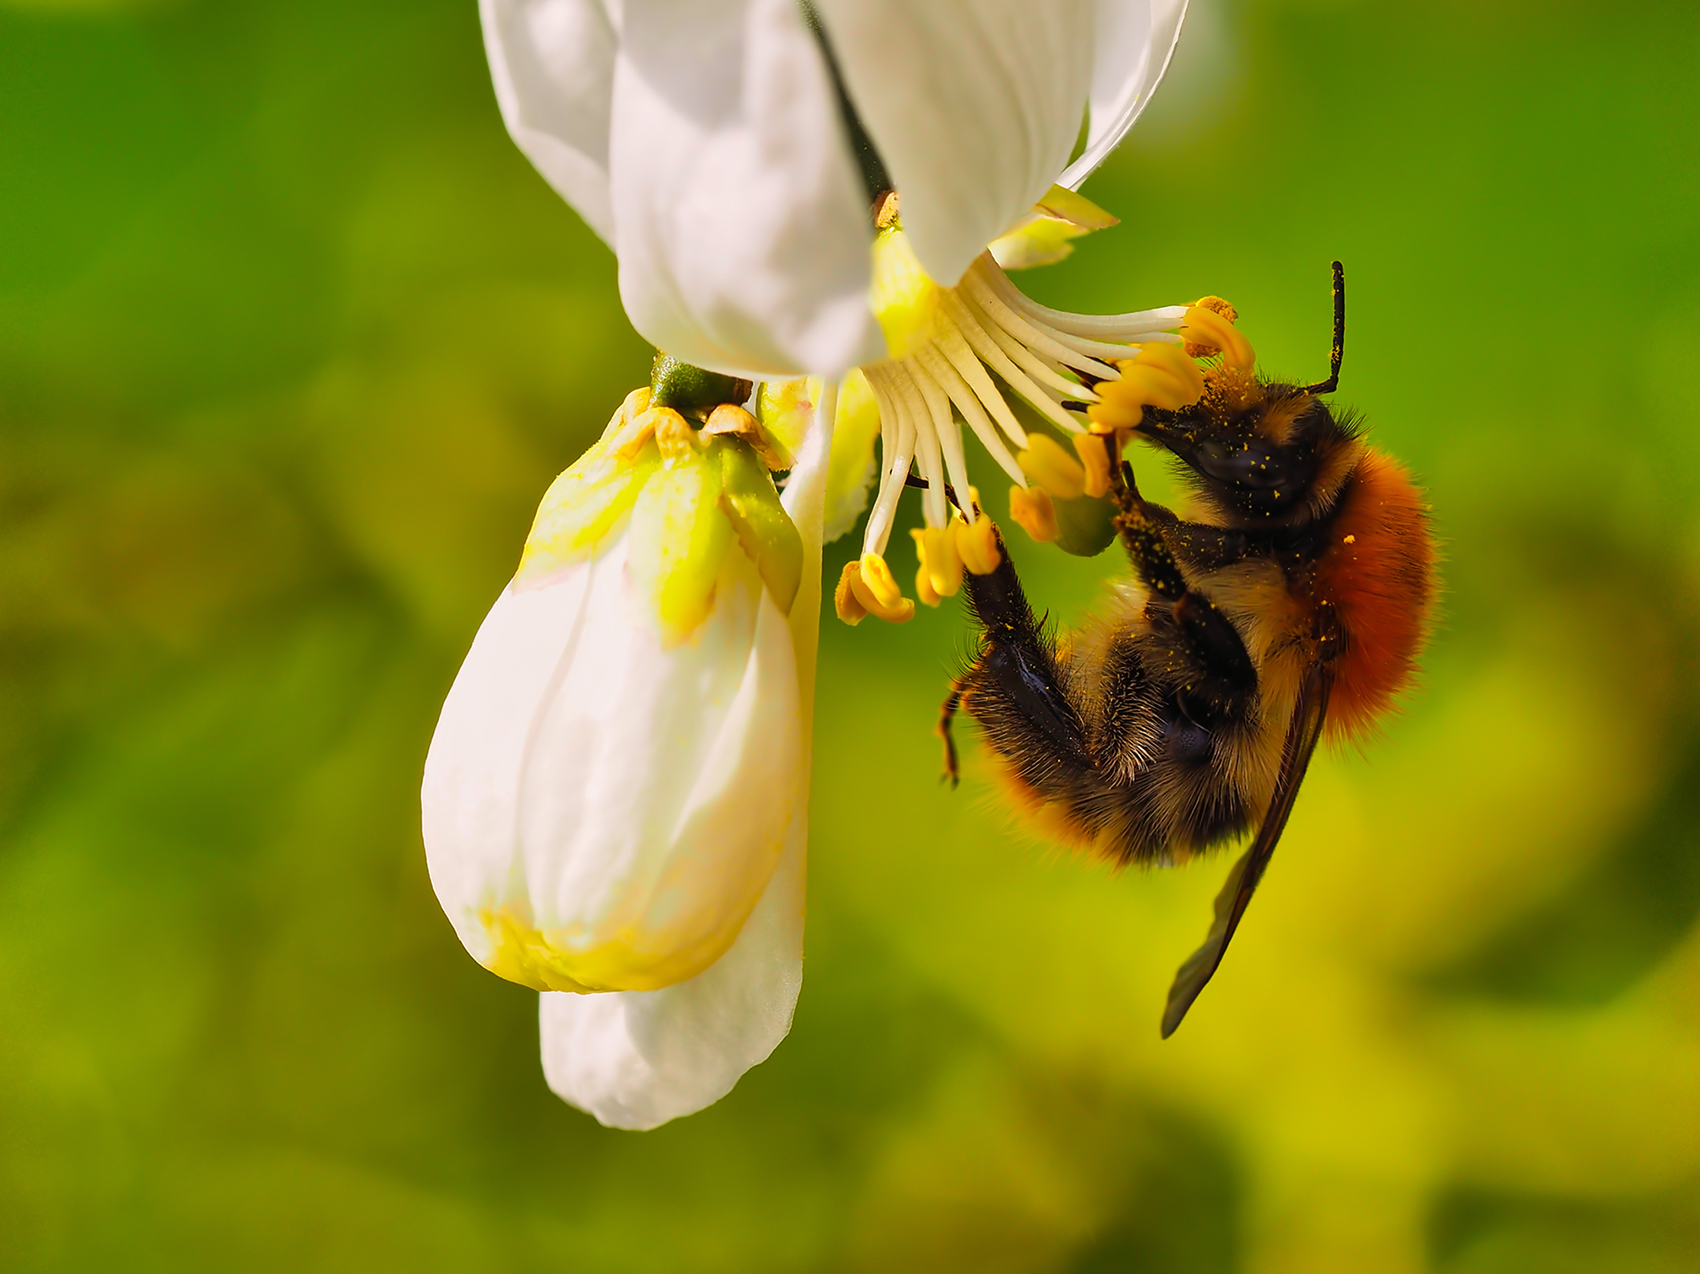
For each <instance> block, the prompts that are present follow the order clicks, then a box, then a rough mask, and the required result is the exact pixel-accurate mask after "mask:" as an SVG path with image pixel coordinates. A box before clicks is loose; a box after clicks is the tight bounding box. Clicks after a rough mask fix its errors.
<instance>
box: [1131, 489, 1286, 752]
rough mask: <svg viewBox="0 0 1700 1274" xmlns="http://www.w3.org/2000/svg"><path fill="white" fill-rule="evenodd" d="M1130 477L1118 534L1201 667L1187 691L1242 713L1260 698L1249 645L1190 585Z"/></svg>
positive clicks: (1217, 706)
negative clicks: (1195, 680)
mask: <svg viewBox="0 0 1700 1274" xmlns="http://www.w3.org/2000/svg"><path fill="white" fill-rule="evenodd" d="M1131 479H1132V475H1131V473H1127V474H1124V482H1123V485H1122V487H1121V488H1120V494H1119V495H1118V498H1117V501H1116V503H1117V506H1118V508H1119V509H1120V511H1119V512H1118V513H1117V514H1116V519H1115V521H1116V530H1117V531H1119V532H1120V533H1121V537H1122V544H1123V546H1124V547H1125V548H1126V549H1127V555H1128V559H1129V560H1130V561H1131V562H1132V563H1133V569H1134V570H1135V571H1136V572H1137V573H1138V575H1139V578H1140V580H1141V581H1142V582H1143V583H1144V585H1145V587H1146V588H1148V589H1150V590H1151V592H1152V593H1153V594H1154V595H1155V597H1156V598H1161V599H1162V600H1163V601H1165V602H1168V603H1169V609H1170V611H1171V612H1172V613H1173V615H1174V619H1175V624H1176V627H1177V630H1178V631H1177V636H1178V637H1179V639H1180V644H1181V646H1182V648H1183V649H1185V650H1186V652H1187V653H1188V654H1190V655H1191V656H1192V658H1193V660H1194V662H1195V663H1196V664H1197V667H1198V671H1199V673H1200V681H1199V683H1197V684H1195V685H1194V686H1189V687H1186V688H1185V693H1186V694H1187V695H1188V697H1189V699H1191V700H1192V701H1194V702H1202V704H1204V705H1205V706H1207V707H1208V708H1210V709H1213V710H1216V711H1220V712H1226V713H1228V714H1232V715H1237V714H1238V713H1239V712H1241V711H1243V710H1244V709H1245V708H1246V707H1247V706H1249V704H1250V703H1251V701H1252V699H1253V698H1254V697H1255V696H1256V694H1257V669H1256V667H1255V666H1254V665H1253V664H1252V662H1251V656H1250V655H1248V654H1247V653H1246V648H1245V642H1244V641H1242V640H1241V638H1240V634H1239V631H1238V630H1237V629H1236V628H1235V627H1234V626H1233V624H1232V623H1231V622H1229V620H1228V617H1227V616H1226V615H1224V614H1223V613H1222V612H1221V611H1220V610H1218V609H1217V607H1216V604H1215V603H1214V602H1212V601H1211V600H1210V599H1209V598H1208V597H1206V596H1205V595H1204V594H1203V593H1201V592H1199V591H1198V590H1197V589H1195V588H1193V587H1191V586H1190V585H1189V584H1188V583H1187V580H1186V576H1185V575H1184V574H1182V573H1181V568H1180V565H1179V564H1178V563H1177V562H1176V561H1175V555H1174V553H1172V552H1171V551H1170V549H1169V544H1168V540H1167V539H1166V538H1165V531H1164V528H1163V526H1162V525H1161V524H1159V522H1158V521H1157V519H1156V518H1154V517H1153V516H1152V515H1151V512H1150V510H1153V509H1155V508H1156V506H1155V505H1147V504H1146V502H1145V501H1144V500H1142V499H1140V497H1139V492H1138V490H1137V489H1136V488H1135V487H1134V486H1133V483H1132V480H1131ZM1176 529H1177V530H1178V526H1177V528H1176ZM1200 724H1203V723H1202V722H1201V723H1200Z"/></svg>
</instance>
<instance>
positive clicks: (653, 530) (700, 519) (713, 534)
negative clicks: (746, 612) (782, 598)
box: [626, 447, 732, 647]
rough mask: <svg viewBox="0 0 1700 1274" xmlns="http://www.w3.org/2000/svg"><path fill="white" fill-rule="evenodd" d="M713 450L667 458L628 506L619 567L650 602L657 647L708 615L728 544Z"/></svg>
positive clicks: (729, 537) (686, 634)
mask: <svg viewBox="0 0 1700 1274" xmlns="http://www.w3.org/2000/svg"><path fill="white" fill-rule="evenodd" d="M715 449H716V448H713V447H711V448H709V449H708V450H703V451H696V450H693V451H691V452H690V454H689V455H686V456H680V457H678V458H675V459H671V460H668V461H667V462H666V463H665V464H663V465H661V466H660V468H659V469H657V470H656V471H655V472H654V473H653V474H651V475H650V479H649V481H648V482H646V483H645V484H644V487H643V490H642V491H640V492H639V493H638V497H637V502H636V503H635V504H634V505H633V506H632V524H631V531H630V533H629V540H628V548H627V555H626V569H627V570H628V571H629V572H630V576H631V581H632V584H633V585H634V586H635V587H636V589H637V591H638V594H639V595H640V596H643V597H646V598H648V599H649V601H650V603H651V604H652V605H653V606H654V608H655V617H656V620H657V622H658V623H659V624H660V625H661V641H662V645H663V646H668V647H671V646H677V645H679V644H680V643H681V642H683V641H684V640H685V639H686V638H688V637H689V636H690V635H691V634H692V633H693V632H695V631H696V629H697V627H698V625H700V624H701V623H702V622H703V620H705V619H707V618H708V616H709V613H710V612H711V611H712V610H713V609H714V589H715V585H716V583H717V582H718V581H719V578H720V567H721V564H722V563H723V562H724V561H725V558H726V551H727V550H728V549H730V548H731V547H732V523H731V521H730V520H729V519H728V518H727V517H726V515H725V514H724V513H723V512H722V511H721V505H720V496H721V493H722V491H723V489H724V485H725V484H724V482H723V480H722V478H721V470H720V462H719V457H717V456H715V455H714V454H713V452H714V450H715Z"/></svg>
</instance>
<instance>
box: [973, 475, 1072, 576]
mask: <svg viewBox="0 0 1700 1274" xmlns="http://www.w3.org/2000/svg"><path fill="white" fill-rule="evenodd" d="M1009 516H1010V517H1012V518H1014V519H1015V522H1016V525H1017V526H1019V527H1020V528H1021V529H1022V530H1023V531H1026V532H1027V534H1028V535H1030V536H1032V537H1033V538H1034V539H1035V540H1037V541H1039V543H1041V544H1050V543H1052V542H1053V541H1054V540H1055V539H1056V538H1057V509H1056V506H1055V505H1054V504H1052V503H1051V497H1050V496H1048V495H1046V494H1045V492H1044V491H1043V490H1042V489H1041V488H1039V487H1011V488H1010V489H1009ZM980 574H982V575H984V574H985V572H984V571H981V572H980Z"/></svg>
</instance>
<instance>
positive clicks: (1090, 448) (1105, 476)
mask: <svg viewBox="0 0 1700 1274" xmlns="http://www.w3.org/2000/svg"><path fill="white" fill-rule="evenodd" d="M1118 442H1119V440H1118ZM1118 449H1119V448H1118ZM1074 450H1075V454H1076V455H1078V456H1079V457H1080V464H1081V467H1082V469H1084V471H1085V475H1086V476H1085V481H1084V482H1083V483H1082V484H1081V491H1082V493H1083V494H1085V495H1089V496H1091V497H1092V498H1093V499H1095V500H1096V499H1102V498H1103V497H1104V496H1106V495H1108V494H1109V493H1110V445H1109V442H1108V440H1107V439H1105V438H1103V437H1101V436H1099V435H1098V434H1075V435H1074Z"/></svg>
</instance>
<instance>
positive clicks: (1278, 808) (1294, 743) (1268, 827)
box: [1163, 663, 1334, 1039]
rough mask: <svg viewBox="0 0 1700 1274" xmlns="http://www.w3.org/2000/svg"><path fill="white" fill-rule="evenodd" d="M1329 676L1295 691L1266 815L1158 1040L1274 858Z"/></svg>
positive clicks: (1177, 985) (1175, 1022)
mask: <svg viewBox="0 0 1700 1274" xmlns="http://www.w3.org/2000/svg"><path fill="white" fill-rule="evenodd" d="M1333 681H1334V677H1333V673H1332V671H1331V670H1330V668H1329V667H1328V666H1327V665H1326V664H1322V663H1317V664H1313V665H1312V666H1311V669H1310V672H1309V673H1308V674H1306V676H1305V680H1304V684H1303V685H1302V686H1301V687H1300V688H1299V700H1298V703H1297V704H1296V705H1295V706H1294V708H1293V720H1292V723H1291V724H1290V725H1288V727H1287V742H1286V746H1285V747H1284V748H1283V750H1282V753H1281V772H1280V774H1279V775H1278V776H1277V777H1276V779H1275V795H1274V796H1273V797H1271V798H1270V801H1269V812H1268V813H1267V814H1265V815H1264V816H1263V825H1262V826H1261V827H1259V828H1258V829H1257V838H1256V839H1255V840H1253V841H1252V843H1251V847H1250V848H1249V849H1247V850H1246V852H1245V853H1244V854H1241V855H1240V860H1239V861H1238V862H1237V863H1235V864H1234V867H1233V870H1232V871H1230V872H1229V873H1228V879H1227V883H1225V884H1224V885H1223V886H1222V892H1221V893H1219V894H1217V895H1216V921H1215V923H1214V924H1212V925H1211V926H1210V934H1209V936H1208V937H1206V938H1205V939H1204V945H1203V946H1201V947H1200V948H1199V949H1198V950H1197V951H1194V952H1193V953H1192V955H1190V956H1189V957H1187V962H1186V963H1185V964H1183V965H1181V967H1180V970H1179V972H1177V973H1176V974H1175V981H1174V985H1173V986H1171V987H1170V988H1169V1003H1168V1006H1167V1007H1166V1008H1165V1009H1164V1010H1163V1038H1164V1039H1168V1038H1169V1036H1171V1035H1173V1034H1174V1033H1175V1028H1176V1027H1177V1026H1179V1025H1180V1024H1181V1019H1182V1018H1184V1017H1185V1016H1186V1012H1187V1010H1188V1009H1190V1008H1191V1007H1192V1002H1193V1001H1194V1000H1196V999H1197V998H1198V993H1199V992H1200V991H1202V990H1204V987H1205V984H1206V983H1208V982H1209V981H1210V979H1211V977H1212V976H1213V975H1214V974H1215V972H1216V969H1217V966H1219V965H1220V964H1221V963H1222V956H1223V953H1225V952H1226V951H1227V949H1228V943H1229V942H1230V941H1232V940H1233V936H1234V930H1235V929H1237V928H1239V924H1240V917H1241V916H1243V915H1245V909H1246V907H1247V905H1249V904H1250V902H1251V896H1252V894H1253V893H1254V892H1255V891H1256V889H1257V885H1258V882H1259V881H1261V880H1262V879H1263V871H1264V868H1266V867H1268V866H1269V860H1270V858H1272V857H1273V856H1274V854H1275V844H1276V842H1277V841H1279V840H1280V839H1281V831H1282V829H1283V828H1285V827H1286V826H1287V816H1288V815H1289V814H1291V813H1292V812H1293V802H1294V800H1295V799H1296V798H1297V797H1298V794H1299V785H1300V784H1301V783H1303V782H1304V777H1305V770H1306V769H1307V768H1308V767H1309V766H1310V758H1311V754H1312V753H1314V752H1315V751H1316V745H1317V741H1318V740H1320V739H1321V738H1322V723H1323V719H1324V717H1325V716H1326V715H1327V712H1328V692H1329V690H1330V689H1331V688H1332V686H1333Z"/></svg>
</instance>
